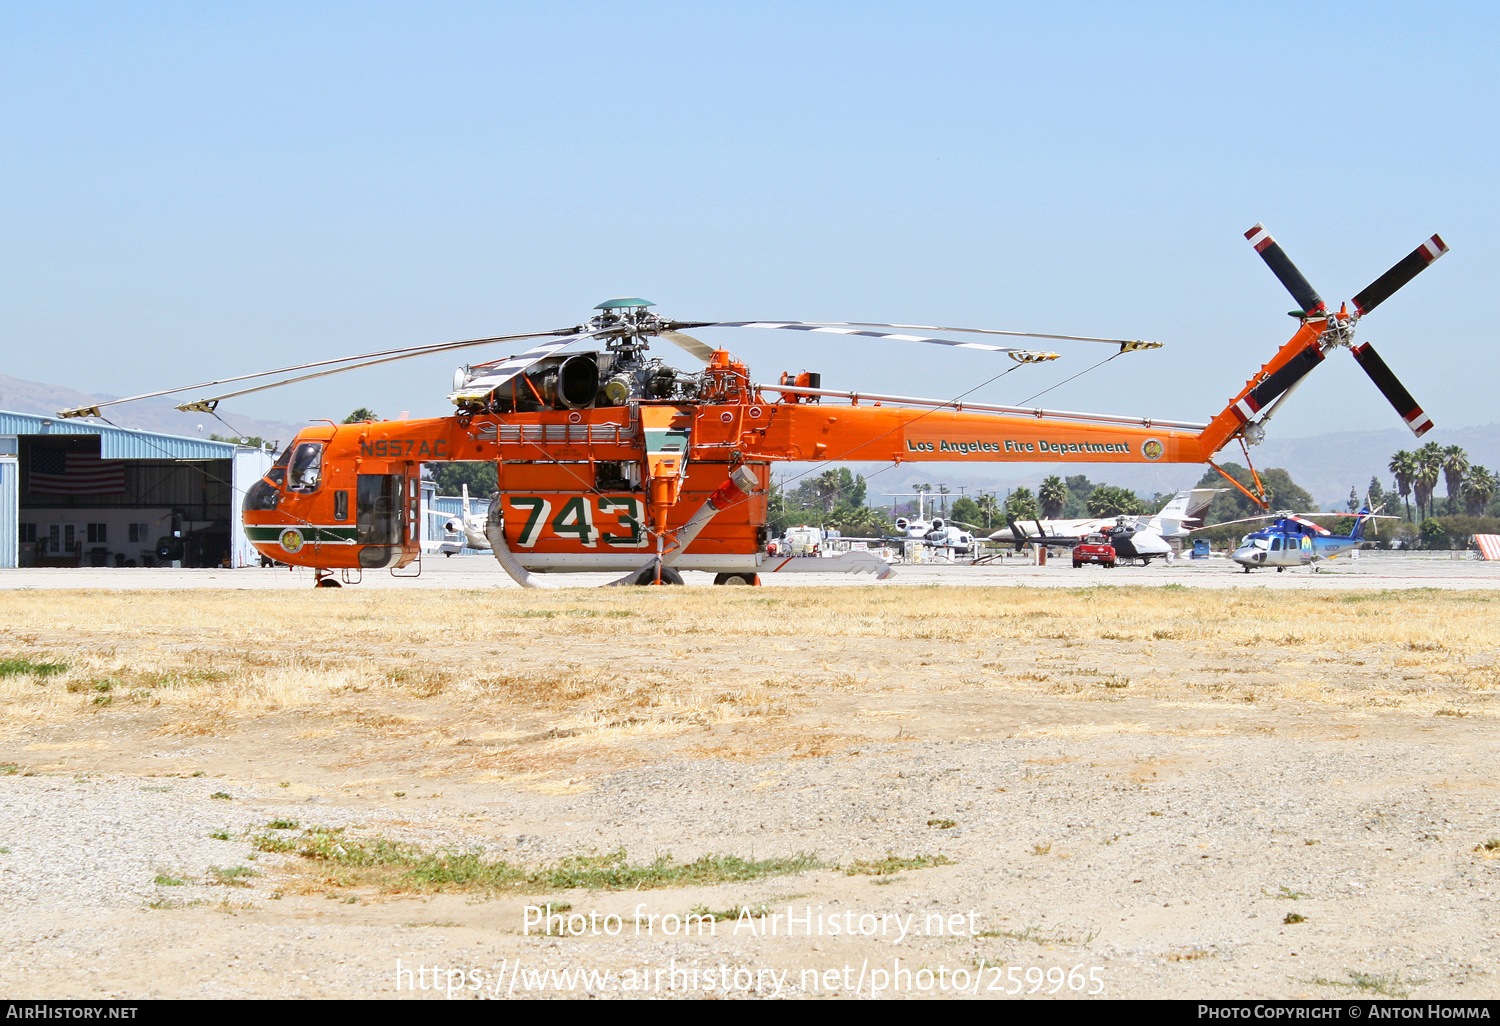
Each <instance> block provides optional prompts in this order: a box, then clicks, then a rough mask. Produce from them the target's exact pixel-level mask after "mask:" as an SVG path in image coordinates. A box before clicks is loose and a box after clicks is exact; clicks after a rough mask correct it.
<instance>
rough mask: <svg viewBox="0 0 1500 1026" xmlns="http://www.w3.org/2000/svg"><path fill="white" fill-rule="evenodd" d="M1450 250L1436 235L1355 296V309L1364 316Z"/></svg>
mask: <svg viewBox="0 0 1500 1026" xmlns="http://www.w3.org/2000/svg"><path fill="white" fill-rule="evenodd" d="M1446 252H1448V244H1447V243H1446V242H1444V241H1443V240H1442V237H1441V236H1437V235H1434V236H1433V237H1432V238H1430V239H1428V240H1427V241H1426V242H1424V243H1422V244H1421V245H1420V246H1418V247H1417V248H1416V249H1414V250H1412V251H1411V252H1410V253H1408V254H1406V256H1404V257H1402V258H1401V259H1400V260H1398V261H1397V262H1396V266H1394V267H1392V268H1391V269H1390V270H1389V271H1386V272H1385V273H1384V274H1382V275H1381V276H1380V277H1379V278H1376V279H1375V280H1374V281H1372V282H1371V283H1370V284H1369V285H1368V286H1367V287H1366V288H1365V290H1364V291H1363V292H1361V293H1360V294H1359V295H1357V296H1355V297H1354V309H1355V310H1356V311H1358V313H1359V315H1360V316H1361V317H1363V316H1364V315H1365V314H1367V313H1369V312H1370V311H1371V310H1373V309H1375V308H1376V307H1377V306H1379V305H1380V304H1381V303H1384V302H1385V301H1386V300H1387V299H1390V298H1391V296H1392V295H1394V294H1395V292H1396V290H1397V289H1399V288H1401V286H1403V285H1405V284H1406V283H1407V282H1409V281H1411V280H1412V279H1413V278H1415V277H1416V276H1417V275H1419V274H1421V273H1422V272H1423V271H1425V270H1426V269H1427V265H1428V264H1430V263H1432V262H1433V261H1434V260H1436V259H1437V258H1438V257H1440V256H1442V255H1443V254H1444V253H1446Z"/></svg>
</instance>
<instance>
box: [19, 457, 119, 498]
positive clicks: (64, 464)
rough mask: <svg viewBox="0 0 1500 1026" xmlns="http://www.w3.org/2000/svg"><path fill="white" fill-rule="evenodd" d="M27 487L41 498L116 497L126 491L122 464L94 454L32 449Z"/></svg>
mask: <svg viewBox="0 0 1500 1026" xmlns="http://www.w3.org/2000/svg"><path fill="white" fill-rule="evenodd" d="M30 488H31V491H32V493H33V494H40V495H116V494H118V493H120V492H123V491H124V490H125V464H123V463H121V462H120V461H119V460H101V459H100V458H99V457H97V456H95V455H94V454H93V453H83V452H65V451H64V450H62V449H40V448H37V449H32V450H31V486H30Z"/></svg>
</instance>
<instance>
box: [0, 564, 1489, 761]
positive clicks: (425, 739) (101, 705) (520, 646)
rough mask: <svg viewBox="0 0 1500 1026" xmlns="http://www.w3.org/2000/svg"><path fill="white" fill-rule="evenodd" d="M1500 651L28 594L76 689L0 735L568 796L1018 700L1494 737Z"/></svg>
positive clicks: (909, 611)
mask: <svg viewBox="0 0 1500 1026" xmlns="http://www.w3.org/2000/svg"><path fill="white" fill-rule="evenodd" d="M1497 637H1500V601H1497V600H1496V599H1494V598H1492V597H1491V596H1490V594H1489V593H1463V592H1410V591H1405V592H1388V593H1379V594H1358V595H1348V594H1326V593H1314V592H1281V593H1268V592H1254V591H1207V590H1205V591H1195V590H1187V589H1177V588H1142V589H1126V588H1099V589H1077V590H1066V591H1065V590H1056V589H1045V590H1035V591H1027V590H1021V589H1012V588H1006V589H985V588H879V587H872V588H838V589H828V590H818V589H797V590H796V591H772V590H769V589H767V590H760V589H733V588H715V589H701V588H692V589H661V590H656V589H626V588H620V589H613V588H611V589H578V590H560V591H550V592H541V593H535V592H517V591H498V590H497V591H482V592H471V593H444V594H442V595H441V596H440V597H438V596H434V595H433V594H432V593H430V592H425V593H424V592H416V591H410V592H403V591H397V590H385V591H378V592H365V593H359V592H357V591H354V590H344V591H336V592H330V591H311V590H309V591H308V592H305V593H287V592H280V593H274V594H267V593H258V592H236V591H223V592H161V593H113V592H94V593H89V592H72V593H69V592H26V593H16V592H10V593H3V594H0V638H3V639H4V640H3V641H0V660H4V659H27V660H31V661H33V662H44V661H54V662H61V663H65V664H66V666H67V669H66V670H64V671H62V672H56V673H51V674H33V673H25V672H22V673H12V674H10V675H8V676H0V740H3V739H4V737H5V735H7V734H14V732H15V731H16V729H17V728H21V727H26V728H28V729H30V728H36V727H39V726H47V725H52V726H56V727H62V726H65V725H68V724H74V725H75V726H76V727H77V728H78V729H81V730H84V733H87V730H86V729H85V728H86V727H87V726H88V725H89V724H91V723H93V722H94V721H101V723H102V722H104V721H107V722H108V723H110V724H112V725H114V726H115V727H119V726H121V725H123V724H125V723H128V724H130V725H132V726H133V727H134V728H135V729H138V730H139V731H141V732H142V733H143V734H145V735H148V736H157V737H191V736H205V735H224V734H230V733H234V732H236V731H239V730H243V729H245V727H246V725H247V724H249V723H253V722H256V721H267V720H268V719H274V720H275V722H278V723H280V722H282V721H285V722H286V725H287V735H286V736H287V737H288V738H296V739H299V740H301V741H303V742H306V743H317V742H318V741H320V740H325V739H326V740H327V741H329V742H331V741H334V740H338V739H339V738H340V736H341V735H342V736H343V737H344V739H345V740H346V741H348V740H350V739H353V740H354V741H357V742H358V743H357V744H347V745H346V747H347V748H348V751H349V754H348V758H347V760H346V763H345V768H353V767H359V766H364V767H366V769H367V770H369V769H370V766H369V765H368V764H371V763H374V762H377V761H387V762H389V761H390V760H391V759H393V758H396V759H403V760H407V761H408V762H412V764H413V765H418V764H419V765H420V766H421V767H422V772H424V773H429V774H433V773H436V774H441V773H447V772H459V771H462V772H469V773H473V774H478V775H484V774H500V775H503V776H506V777H511V778H517V777H524V776H526V775H527V774H541V775H542V777H543V778H546V779H547V780H548V783H547V784H546V786H547V787H549V788H556V787H559V786H563V787H572V786H574V785H572V784H566V783H563V784H560V783H559V782H558V781H557V780H554V779H551V777H552V776H553V775H555V774H556V773H558V772H563V771H564V770H567V768H569V767H573V766H577V765H580V764H582V765H587V764H590V763H591V762H597V761H599V760H608V761H609V762H611V763H612V764H613V765H621V764H628V763H629V762H631V761H632V756H631V755H630V753H631V751H632V750H639V749H641V747H642V746H646V745H651V744H656V743H661V742H664V741H668V740H670V739H672V738H674V737H677V736H678V735H681V734H685V733H690V732H699V733H700V734H701V732H704V731H708V732H710V733H711V734H714V737H712V738H710V739H706V740H705V739H702V738H701V737H700V738H699V739H697V740H694V741H692V743H691V744H690V745H689V749H688V750H689V751H691V752H693V753H695V754H699V755H720V756H723V755H729V756H731V757H733V753H734V752H736V751H737V750H741V751H742V750H743V748H744V746H743V745H741V744H739V743H738V742H736V741H735V740H734V739H733V738H734V735H736V734H737V732H740V731H748V730H754V729H758V727H761V726H764V725H765V724H772V723H774V724H777V725H778V736H777V739H776V742H775V744H776V745H777V746H778V747H780V748H781V749H782V750H784V751H785V752H786V753H787V754H788V755H791V756H794V757H795V756H817V755H825V754H830V753H833V752H836V751H839V750H841V749H843V748H847V747H848V746H850V745H853V744H857V743H858V742H859V740H860V739H861V738H863V737H869V736H873V735H875V734H879V735H880V736H883V737H889V736H899V731H900V730H901V729H903V728H902V726H901V724H902V723H903V722H906V721H907V719H908V718H909V715H910V714H913V713H914V710H915V709H916V706H917V705H919V704H920V703H919V702H918V701H917V697H916V696H920V695H931V694H933V693H936V692H941V693H944V694H945V695H948V696H950V697H953V698H954V699H955V700H962V699H963V698H964V697H965V696H972V697H973V698H974V699H975V700H976V702H977V703H978V704H977V705H976V709H983V708H985V703H992V702H993V700H994V699H995V698H997V697H999V696H1009V697H1010V698H1013V699H1029V698H1045V699H1048V700H1052V701H1063V702H1090V703H1118V702H1139V701H1140V700H1147V701H1171V702H1173V703H1176V704H1177V705H1179V706H1191V705H1193V704H1194V703H1199V704H1203V705H1205V706H1211V705H1213V704H1214V703H1219V704H1220V706H1221V707H1222V705H1223V704H1224V703H1228V704H1231V705H1234V704H1240V705H1242V706H1255V705H1257V704H1261V705H1264V704H1265V703H1285V702H1293V703H1310V704H1312V705H1316V706H1325V707H1327V706H1332V707H1338V708H1341V709H1345V710H1350V711H1355V712H1361V711H1363V712H1382V711H1388V710H1395V711H1401V712H1403V713H1407V714H1411V715H1417V716H1437V715H1443V716H1469V715H1472V716H1486V715H1489V714H1490V713H1489V709H1490V703H1489V701H1488V700H1489V699H1490V698H1492V697H1493V696H1494V695H1495V694H1496V693H1500V666H1497V662H1496V651H1495V643H1494V641H1493V640H1492V639H1495V638H1497ZM814 709H818V710H819V712H818V715H817V716H816V717H815V718H809V716H810V715H811V711H812V710H814ZM278 717H279V718H280V719H275V718H278ZM1146 719H1147V718H1146V717H1143V716H1142V715H1141V714H1140V713H1139V712H1138V711H1135V709H1134V708H1132V709H1131V711H1130V712H1128V713H1127V715H1126V716H1125V717H1124V719H1122V720H1121V722H1118V723H1112V724H1107V725H1103V726H1099V727H1094V726H1087V727H1085V726H1081V725H1078V724H1072V725H1066V724H1059V725H1057V727H1056V728H1055V729H1059V730H1072V731H1077V730H1095V729H1098V730H1116V731H1120V730H1127V731H1128V730H1137V729H1149V728H1143V727H1141V724H1142V722H1143V721H1145V720H1146ZM101 729H102V727H101ZM973 729H984V728H983V727H982V726H976V727H974V728H973ZM1025 729H1026V730H1028V731H1032V732H1034V731H1037V730H1048V729H1054V728H1051V727H1048V726H1046V725H1038V724H1031V725H1029V726H1027V727H1026V728H1025ZM398 742H399V743H403V744H405V745H406V746H407V747H406V748H405V749H403V750H402V753H400V754H398V753H396V750H395V748H394V747H393V746H395V745H396V744H397V743H398ZM374 772H376V773H379V772H381V770H380V769H376V770H374ZM365 775H367V776H368V775H369V773H368V772H367V773H366V774H365Z"/></svg>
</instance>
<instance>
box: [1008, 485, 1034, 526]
mask: <svg viewBox="0 0 1500 1026" xmlns="http://www.w3.org/2000/svg"><path fill="white" fill-rule="evenodd" d="M1005 514H1006V516H1009V517H1013V518H1014V519H1016V520H1035V519H1036V518H1037V517H1038V516H1039V515H1040V514H1039V513H1038V511H1037V508H1036V496H1034V495H1032V494H1031V489H1030V488H1025V487H1022V488H1017V489H1016V490H1015V491H1013V492H1011V493H1010V494H1009V495H1007V496H1006V497H1005Z"/></svg>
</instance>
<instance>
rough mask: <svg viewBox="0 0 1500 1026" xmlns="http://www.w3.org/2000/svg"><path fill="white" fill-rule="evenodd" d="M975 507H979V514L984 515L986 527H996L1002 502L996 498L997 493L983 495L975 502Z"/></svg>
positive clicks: (984, 493)
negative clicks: (996, 519)
mask: <svg viewBox="0 0 1500 1026" xmlns="http://www.w3.org/2000/svg"><path fill="white" fill-rule="evenodd" d="M974 505H976V506H978V507H979V512H980V513H981V514H983V515H984V526H985V527H986V528H991V527H994V526H995V518H996V517H997V516H999V515H1000V502H999V500H997V499H996V498H995V493H994V492H983V493H981V494H980V496H979V498H977V499H975V500H974Z"/></svg>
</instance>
